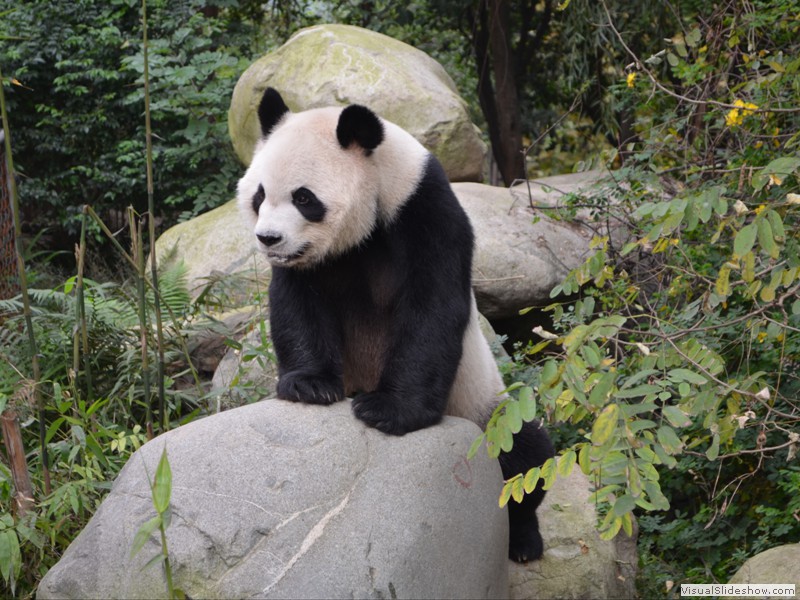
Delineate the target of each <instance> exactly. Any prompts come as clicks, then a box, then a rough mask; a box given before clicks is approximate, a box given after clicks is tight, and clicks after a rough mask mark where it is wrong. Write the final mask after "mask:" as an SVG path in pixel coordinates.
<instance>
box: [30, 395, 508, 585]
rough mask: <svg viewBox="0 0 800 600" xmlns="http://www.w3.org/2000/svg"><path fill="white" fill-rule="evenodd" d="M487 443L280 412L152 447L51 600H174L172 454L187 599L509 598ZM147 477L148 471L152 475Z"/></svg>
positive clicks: (308, 411)
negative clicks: (163, 464) (156, 491)
mask: <svg viewBox="0 0 800 600" xmlns="http://www.w3.org/2000/svg"><path fill="white" fill-rule="evenodd" d="M477 435H478V429H477V428H476V426H475V425H473V424H472V423H470V422H468V421H465V420H462V419H456V418H446V419H445V420H444V421H443V423H442V424H441V425H439V426H436V427H432V428H428V429H424V430H422V431H418V432H415V433H411V434H408V435H406V436H404V437H391V436H386V435H384V434H382V433H380V432H378V431H376V430H374V429H369V428H367V427H365V426H364V425H363V424H361V423H360V422H359V421H357V420H356V419H355V418H354V417H353V415H352V413H351V410H350V407H349V403H348V402H341V403H338V404H336V405H333V406H330V407H319V406H310V405H302V404H291V403H286V402H281V401H277V400H267V401H263V402H259V403H256V404H252V405H249V406H245V407H241V408H237V409H234V410H230V411H227V412H223V413H220V414H218V415H215V416H212V417H207V418H205V419H202V420H199V421H196V422H194V423H191V424H189V425H185V426H183V427H180V428H178V429H175V430H173V431H171V432H169V433H166V434H164V435H162V436H160V437H158V438H156V439H155V440H153V441H151V442H149V443H148V444H145V445H144V446H143V447H142V448H141V449H140V450H139V451H137V452H136V453H135V454H134V455H133V456H132V457H131V459H130V460H129V462H128V464H127V465H126V466H125V468H124V469H123V471H122V472H121V473H120V475H119V477H118V479H117V481H116V482H115V483H114V487H113V489H112V491H111V493H110V494H109V496H108V497H107V498H106V499H105V500H104V501H103V503H102V504H101V506H100V508H99V509H98V511H97V513H96V514H95V516H94V517H93V518H92V519H91V521H90V522H89V524H88V525H87V526H86V528H85V529H84V530H83V531H82V532H81V534H80V535H79V536H78V537H77V538H76V539H75V541H74V542H73V543H72V544H71V545H70V547H69V548H68V549H67V551H66V552H65V553H64V556H63V558H62V559H61V560H60V561H59V562H58V563H57V564H56V565H55V566H54V567H53V568H52V569H51V570H50V571H49V572H48V573H47V575H46V576H45V577H44V579H43V580H42V582H41V585H40V587H39V591H38V597H39V598H42V599H45V598H145V597H164V595H165V582H164V577H163V574H162V571H161V568H160V567H159V566H152V565H151V566H149V567H147V568H144V569H143V567H144V565H145V564H146V562H147V561H148V560H149V559H150V558H151V557H153V556H154V555H156V554H157V553H158V552H159V551H160V544H159V543H157V542H156V536H153V537H152V538H151V540H150V541H149V542H148V543H147V544H146V545H145V546H144V548H143V550H142V551H141V552H140V553H139V554H138V555H136V556H135V557H134V558H133V559H131V558H130V556H129V555H130V549H131V544H132V542H133V539H134V536H135V535H136V532H137V530H138V529H139V527H140V526H141V525H142V524H143V523H144V522H146V521H147V520H148V519H150V518H151V517H152V516H153V515H154V510H153V507H152V503H151V499H150V491H149V487H148V483H147V481H148V478H147V473H149V475H150V477H152V476H153V474H154V473H155V469H156V465H157V463H158V460H159V458H160V455H161V452H162V449H164V448H166V449H167V452H168V455H169V461H170V465H171V470H172V478H173V481H172V497H171V508H172V522H171V525H170V527H169V529H168V530H167V542H168V548H169V555H170V561H171V564H172V569H173V574H174V579H175V585H176V586H177V587H179V588H181V589H183V590H184V591H185V592H186V593H187V594H189V595H190V596H191V597H193V598H223V597H224V598H255V597H258V598H285V597H292V598H349V597H360V598H380V597H401V598H408V597H425V598H437V597H438V598H499V597H504V596H505V595H506V592H507V589H508V587H507V585H508V580H507V575H508V571H507V564H508V560H507V558H506V556H507V543H508V525H507V517H506V514H505V512H504V511H500V510H498V509H497V493H498V490H499V489H500V486H501V483H502V477H501V474H500V468H499V466H498V464H497V463H496V461H491V460H489V459H487V458H486V457H485V456H479V457H476V459H474V460H472V461H470V462H467V461H466V459H465V454H466V452H467V449H468V448H469V446H470V444H471V442H472V441H473V440H474V439H475V437H476V436H477ZM145 465H146V469H145Z"/></svg>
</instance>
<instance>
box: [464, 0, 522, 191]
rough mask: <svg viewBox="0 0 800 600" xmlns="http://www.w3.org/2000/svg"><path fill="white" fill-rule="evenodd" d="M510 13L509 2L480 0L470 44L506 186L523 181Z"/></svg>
mask: <svg viewBox="0 0 800 600" xmlns="http://www.w3.org/2000/svg"><path fill="white" fill-rule="evenodd" d="M509 10H510V9H509V0H481V2H480V6H479V9H478V19H477V23H476V24H475V25H476V26H475V27H474V30H475V33H474V40H473V48H474V50H475V60H476V62H477V66H478V98H479V100H480V103H481V109H482V110H483V114H484V116H485V117H486V122H487V125H488V126H489V140H490V141H491V144H492V152H493V153H494V158H495V160H496V161H497V166H498V168H499V170H500V174H501V175H502V177H503V181H504V183H505V184H506V185H511V183H512V182H513V181H514V180H515V179H524V178H525V158H524V156H523V153H522V129H521V125H520V107H519V95H518V92H517V82H516V69H515V59H514V51H513V47H512V45H511V30H510V23H509V22H510V13H509ZM492 75H494V77H493V78H492ZM492 79H494V82H493V81H492Z"/></svg>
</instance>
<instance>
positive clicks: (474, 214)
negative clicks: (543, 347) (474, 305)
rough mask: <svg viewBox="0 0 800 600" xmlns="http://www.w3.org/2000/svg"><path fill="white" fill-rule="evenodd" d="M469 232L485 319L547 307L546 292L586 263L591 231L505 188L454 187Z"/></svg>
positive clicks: (479, 299)
mask: <svg viewBox="0 0 800 600" xmlns="http://www.w3.org/2000/svg"><path fill="white" fill-rule="evenodd" d="M453 189H454V190H455V192H456V195H457V196H458V199H459V200H460V201H461V205H462V206H463V207H464V209H465V210H466V211H467V214H468V215H469V218H470V220H471V221H472V226H473V227H474V229H475V238H476V248H475V250H476V251H475V259H474V264H473V274H472V276H473V277H472V283H473V287H474V288H475V297H476V299H477V301H478V308H479V310H480V311H481V313H482V314H484V315H486V317H488V318H489V319H494V318H501V317H512V316H515V315H516V314H518V311H519V310H520V309H522V308H527V307H529V306H544V305H547V304H550V303H551V302H552V300H551V299H550V291H551V290H552V289H553V287H555V286H556V285H558V284H559V283H561V281H563V279H564V277H565V276H566V275H567V273H569V271H570V270H571V269H574V268H575V267H577V266H579V265H581V264H582V263H583V262H584V260H586V258H587V256H588V252H589V242H590V241H591V239H592V237H593V235H594V233H595V228H593V227H588V226H586V224H585V223H583V222H580V221H558V220H555V219H552V218H551V217H550V216H548V214H546V212H542V211H538V210H537V211H534V210H532V209H531V208H530V206H529V205H528V202H527V200H525V201H522V200H521V198H520V196H519V195H518V194H516V193H512V192H511V191H510V190H509V189H508V188H501V187H493V186H488V185H482V184H479V183H455V184H453Z"/></svg>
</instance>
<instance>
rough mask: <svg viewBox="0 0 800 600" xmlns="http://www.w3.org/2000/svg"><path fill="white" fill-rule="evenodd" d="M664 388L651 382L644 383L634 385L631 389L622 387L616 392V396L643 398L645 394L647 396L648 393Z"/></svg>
mask: <svg viewBox="0 0 800 600" xmlns="http://www.w3.org/2000/svg"><path fill="white" fill-rule="evenodd" d="M662 389H663V388H661V387H660V386H657V385H651V384H649V383H645V384H642V385H637V386H636V387H632V388H629V389H627V390H626V389H622V390H619V391H618V392H616V393H615V394H614V397H615V398H623V399H624V398H641V397H643V396H647V395H648V394H655V393H657V392H660V391H661V390H662Z"/></svg>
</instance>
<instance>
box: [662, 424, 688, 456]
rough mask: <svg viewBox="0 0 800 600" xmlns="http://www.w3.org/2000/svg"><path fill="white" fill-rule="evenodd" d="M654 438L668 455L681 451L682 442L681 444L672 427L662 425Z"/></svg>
mask: <svg viewBox="0 0 800 600" xmlns="http://www.w3.org/2000/svg"><path fill="white" fill-rule="evenodd" d="M656 437H657V438H658V441H659V443H660V444H661V446H662V447H663V448H664V450H665V451H666V452H667V453H668V454H678V453H679V452H680V451H681V450H683V442H681V440H680V438H679V437H678V435H677V434H676V433H675V430H674V429H672V427H669V426H667V425H663V426H662V427H659V428H658V431H656Z"/></svg>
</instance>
